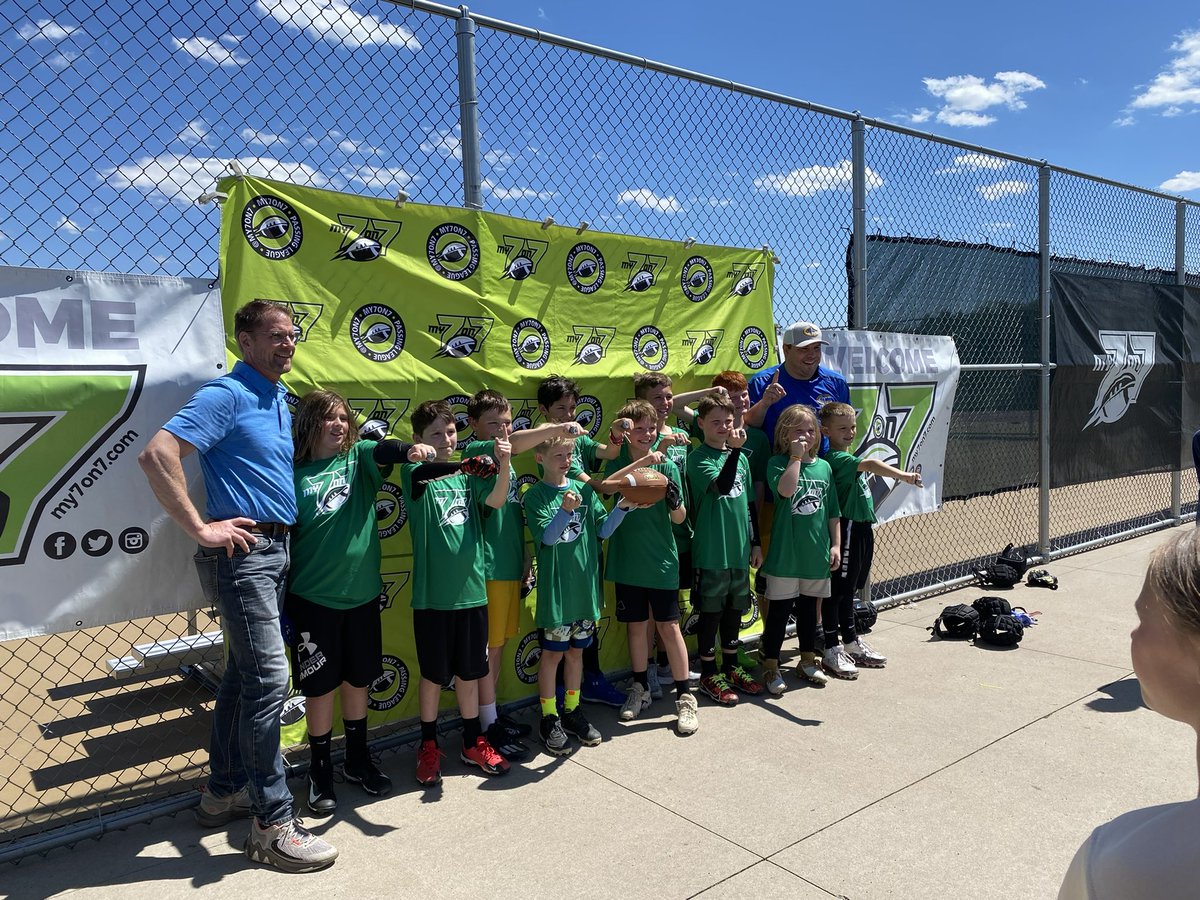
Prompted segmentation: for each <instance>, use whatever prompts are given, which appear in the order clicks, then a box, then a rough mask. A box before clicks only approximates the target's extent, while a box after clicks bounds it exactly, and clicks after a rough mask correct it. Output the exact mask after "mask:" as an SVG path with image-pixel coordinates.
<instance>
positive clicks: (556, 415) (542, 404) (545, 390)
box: [537, 375, 579, 425]
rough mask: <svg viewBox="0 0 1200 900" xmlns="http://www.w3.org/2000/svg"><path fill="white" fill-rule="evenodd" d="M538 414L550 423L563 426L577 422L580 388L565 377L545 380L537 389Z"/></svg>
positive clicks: (551, 377) (552, 376) (558, 376)
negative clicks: (576, 407)
mask: <svg viewBox="0 0 1200 900" xmlns="http://www.w3.org/2000/svg"><path fill="white" fill-rule="evenodd" d="M537 402H538V412H539V413H541V414H542V416H543V417H544V418H545V419H546V421H548V422H553V423H554V424H556V425H561V424H562V423H563V422H573V421H575V406H576V405H577V404H578V403H579V387H578V386H577V385H576V384H575V382H574V381H572V380H571V379H570V378H567V377H566V376H565V375H550V376H548V377H547V378H543V379H542V381H541V383H540V384H539V385H538V389H537Z"/></svg>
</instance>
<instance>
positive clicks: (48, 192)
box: [0, 0, 1200, 859]
mask: <svg viewBox="0 0 1200 900" xmlns="http://www.w3.org/2000/svg"><path fill="white" fill-rule="evenodd" d="M472 25H475V26H477V27H475V28H471V27H470V26H472ZM0 27H2V28H3V31H4V33H5V35H6V36H5V38H4V45H5V50H6V53H5V54H4V58H3V60H0V87H2V90H0V117H2V120H3V122H4V125H5V130H6V134H7V135H8V136H9V144H10V146H11V147H12V150H11V152H10V153H9V155H8V158H7V159H6V160H3V161H0V175H3V176H4V177H5V178H6V180H7V182H8V188H7V190H6V191H4V192H3V193H0V214H2V215H0V218H2V220H3V225H2V226H0V264H4V265H12V266H38V267H55V268H66V269H90V270H97V271H109V272H123V273H138V274H157V275H169V276H198V277H204V276H210V277H211V276H213V275H214V274H215V273H216V272H217V270H218V259H217V251H218V216H217V215H216V213H215V212H214V210H213V209H212V208H211V207H207V206H201V205H198V204H197V203H196V199H197V198H198V197H199V196H200V195H201V194H203V193H204V192H206V191H211V190H212V189H213V188H214V185H215V181H216V179H217V178H218V177H220V176H221V175H223V174H226V173H227V172H228V169H227V164H228V163H229V162H230V161H235V162H236V163H237V164H238V165H239V166H241V168H242V169H244V170H245V171H247V172H250V173H253V174H256V175H261V176H265V177H271V178H277V179H282V180H287V181H292V182H296V183H301V184H307V185H312V186H317V187H326V188H330V189H333V190H340V191H348V192H352V193H361V194H367V195H374V196H381V197H391V196H395V195H396V193H397V192H398V191H401V190H403V191H406V192H407V193H408V194H409V195H410V196H412V197H413V198H414V199H416V200H419V201H421V202H426V203H435V204H445V205H456V204H460V203H476V204H478V205H481V206H483V207H485V208H487V209H489V210H493V211H496V212H502V213H506V214H509V215H514V216H519V217H523V218H529V219H542V218H544V217H546V216H548V215H549V216H553V217H554V219H555V220H556V221H557V222H559V223H560V224H575V223H580V222H588V223H590V225H591V226H592V227H595V228H596V229H600V230H607V231H617V232H624V233H631V234H647V235H652V236H654V237H661V238H668V239H671V238H674V239H678V240H681V241H682V240H684V239H686V238H693V239H695V240H697V241H700V242H711V243H716V244H724V245H730V246H749V247H757V246H761V245H763V244H766V245H769V246H770V247H771V248H772V249H773V250H774V251H775V253H776V255H777V256H778V258H779V260H780V263H779V266H778V268H777V278H776V282H775V296H774V301H775V307H776V317H777V320H778V322H779V324H781V325H786V324H787V323H789V322H791V321H793V320H795V319H799V318H805V319H811V320H814V321H816V322H817V323H818V324H821V325H826V326H836V325H846V324H848V323H852V324H857V325H861V324H864V323H863V322H852V318H853V316H852V313H851V309H852V302H851V301H852V297H851V287H850V285H851V278H850V273H849V265H848V260H849V259H850V258H851V255H852V254H851V250H852V236H853V237H855V238H856V239H859V240H863V241H864V242H865V244H866V253H865V259H866V261H867V273H868V277H867V278H866V279H865V291H866V318H865V324H866V325H867V326H868V327H872V328H877V329H881V330H889V329H891V330H904V331H918V332H924V333H931V334H953V335H954V336H955V337H956V340H957V343H958V348H959V353H960V356H961V359H962V361H963V363H964V364H965V365H966V366H967V368H966V369H965V370H964V372H963V374H962V379H961V382H960V387H959V391H958V400H957V407H956V409H955V411H954V416H953V419H952V421H951V426H950V429H951V447H950V450H949V453H948V457H947V461H946V483H947V485H948V486H952V487H953V489H952V490H950V491H949V492H948V495H950V496H953V497H956V498H957V499H950V500H948V502H947V503H946V505H945V509H944V511H943V512H941V513H940V514H938V515H936V516H924V517H918V518H911V519H905V520H902V521H899V522H895V523H890V524H888V525H885V526H882V527H881V528H880V532H879V551H878V555H877V560H876V571H875V578H876V581H877V585H876V587H877V596H884V597H886V596H902V595H909V594H911V593H913V592H915V591H921V590H930V589H936V588H937V587H938V586H939V585H942V586H945V585H946V584H948V583H953V582H954V580H955V579H960V578H962V577H963V576H965V575H968V574H969V573H970V572H971V571H972V570H973V569H974V568H976V567H978V565H979V564H980V562H981V561H982V560H984V559H986V558H987V557H990V556H991V555H993V554H994V553H995V552H996V551H997V550H999V548H1000V547H1002V546H1003V545H1004V544H1005V543H1007V542H1009V541H1014V542H1016V543H1017V544H1019V545H1024V546H1026V547H1031V548H1032V547H1036V546H1037V545H1038V543H1039V541H1040V540H1041V539H1042V538H1043V537H1044V536H1045V535H1046V534H1049V535H1050V538H1051V544H1052V546H1053V548H1054V549H1055V550H1056V551H1061V550H1066V549H1069V548H1071V547H1077V546H1081V545H1085V544H1087V543H1088V542H1089V541H1092V540H1096V539H1105V538H1113V537H1115V536H1118V535H1121V534H1125V533H1127V532H1129V531H1131V530H1133V529H1136V528H1139V527H1143V526H1150V525H1154V524H1161V523H1166V522H1169V521H1174V520H1175V519H1176V517H1177V516H1178V515H1179V513H1180V507H1182V510H1183V511H1185V512H1187V511H1192V510H1194V508H1195V497H1196V494H1197V485H1196V480H1195V476H1194V473H1192V472H1190V471H1189V472H1187V473H1183V474H1182V476H1181V475H1179V474H1178V473H1177V474H1176V475H1174V476H1172V475H1171V474H1165V475H1154V476H1141V477H1139V478H1129V479H1117V480H1113V481H1108V482H1102V483H1099V484H1090V485H1085V486H1078V487H1068V488H1060V489H1054V490H1053V491H1051V492H1050V497H1049V509H1050V519H1049V522H1046V521H1045V520H1044V519H1043V517H1042V516H1041V515H1040V512H1039V509H1040V505H1041V503H1042V502H1043V501H1044V499H1045V498H1044V497H1042V495H1041V489H1040V484H1041V469H1040V464H1039V440H1040V435H1041V432H1040V427H1039V420H1038V415H1037V410H1038V408H1039V407H1038V404H1039V384H1040V380H1041V378H1042V370H1041V364H1042V363H1043V360H1042V356H1041V351H1040V348H1039V336H1040V331H1039V329H1040V323H1041V313H1040V289H1039V286H1038V284H1037V283H1036V279H1035V280H1033V281H1032V282H1030V281H1029V280H1028V279H1023V278H1017V277H1013V278H1011V279H1009V280H1007V281H1006V280H1004V279H997V278H991V279H987V280H981V281H980V286H981V290H980V291H979V292H978V293H977V294H975V295H973V297H972V300H973V302H972V303H971V304H970V305H964V304H963V303H962V302H960V300H958V299H956V298H957V297H959V295H961V290H959V289H958V288H956V286H955V284H953V283H951V282H950V281H946V282H945V283H941V282H940V281H939V278H938V273H937V272H933V273H931V274H930V277H929V280H928V292H927V293H928V298H929V299H928V302H927V303H925V304H924V305H923V306H922V307H921V308H917V309H907V310H904V311H903V314H902V315H901V314H899V311H895V310H888V309H886V308H885V307H883V306H880V305H876V306H872V303H871V296H872V286H873V285H881V284H883V283H884V280H885V279H887V278H888V277H889V272H888V271H887V269H886V268H885V267H880V268H879V269H878V270H872V269H871V259H872V256H873V255H874V254H876V252H877V251H878V248H879V247H881V246H882V242H884V241H897V240H900V241H931V242H936V243H937V244H938V245H939V247H941V248H942V249H943V250H944V251H945V252H946V253H947V254H949V255H948V257H947V258H953V257H954V256H955V254H960V255H969V254H971V253H972V252H974V251H975V250H977V248H979V247H986V248H988V249H990V250H1002V251H1006V252H1009V253H1011V254H1016V255H1022V256H1032V257H1034V258H1036V257H1037V255H1038V251H1039V238H1040V233H1039V206H1038V197H1039V175H1040V174H1041V170H1040V169H1039V165H1038V164H1037V163H1036V162H1035V161H1031V160H1022V159H1018V158H1016V157H1012V156H1010V155H1006V154H1002V153H998V152H995V151H990V150H985V149H983V148H978V147H972V146H968V145H957V144H953V143H950V142H946V141H942V140H940V139H931V138H930V137H928V136H922V135H918V134H915V133H912V132H910V131H908V130H905V129H900V128H896V127H894V126H888V125H886V124H885V123H879V122H866V123H864V120H861V119H858V118H857V117H856V116H855V115H853V114H850V113H845V112H840V111H838V110H831V109H824V108H821V107H818V106H815V105H813V104H809V103H804V102H801V101H796V100H791V99H789V98H784V97H780V96H777V95H774V94H770V93H768V92H764V91H759V90H755V89H752V88H749V87H746V86H741V85H734V84H730V83H728V82H723V81H721V80H719V79H715V78H711V77H708V76H704V75H700V74H697V73H688V72H683V71H681V70H678V69H673V68H671V67H667V66H662V65H659V64H655V63H652V62H650V61H647V60H640V59H635V58H632V57H628V56H625V55H623V54H620V53H615V52H612V51H607V50H602V49H600V48H594V47H588V46H586V45H582V44H579V43H577V42H574V41H568V40H563V39H557V38H552V37H549V36H545V35H539V34H538V33H537V32H534V31H533V30H532V29H527V28H523V27H521V26H516V25H510V24H508V23H501V22H497V21H494V20H490V19H486V18H484V17H476V18H475V19H474V20H463V19H461V18H460V13H459V11H458V10H454V9H451V8H449V7H439V6H435V5H434V4H430V3H425V2H417V0H414V2H411V3H406V4H405V5H403V6H400V5H396V4H393V3H387V2H378V0H355V2H354V3H353V4H323V3H315V2H308V0H289V2H283V3H273V4H267V3H263V2H249V0H234V2H230V3H217V2H213V0H198V2H196V3H194V4H191V5H189V6H187V7H186V9H182V10H178V9H171V8H164V7H163V6H161V5H160V6H146V5H145V4H137V3H134V2H133V0H107V2H102V3H100V4H95V5H86V6H83V5H72V6H69V7H64V6H62V5H60V4H51V3H49V2H43V0H12V2H9V3H6V4H4V5H3V7H0ZM472 85H477V86H478V87H477V96H475V97H471V96H467V95H466V94H464V90H466V91H469V90H470V88H471V86H472ZM856 120H857V125H856ZM464 123H465V124H464ZM864 125H865V129H864V130H863V136H862V144H861V147H860V149H861V152H862V160H863V162H862V168H861V170H859V172H858V175H859V176H860V178H861V185H862V192H863V194H864V196H865V208H866V210H865V211H866V215H865V226H866V227H865V230H863V231H860V233H859V234H858V235H855V234H854V210H853V188H854V182H855V175H856V169H855V164H854V159H855V158H856V145H855V137H854V131H855V128H856V127H857V128H860V129H862V128H863V126H864ZM464 128H466V130H467V133H465V134H464ZM476 128H477V131H475V129H476ZM476 147H477V148H478V151H477V155H476V150H475V148H476ZM476 164H477V168H475V165H476ZM473 173H474V175H473ZM473 177H474V179H475V181H476V182H477V183H473V181H472V179H473ZM1049 187H1050V194H1049V196H1050V222H1051V224H1050V243H1051V253H1052V255H1053V256H1054V257H1055V258H1056V259H1076V260H1084V261H1097V262H1101V263H1120V264H1124V265H1125V266H1126V267H1127V268H1126V269H1125V272H1126V274H1127V276H1128V277H1131V278H1145V279H1153V278H1159V277H1165V276H1164V275H1163V273H1167V274H1169V275H1171V276H1175V274H1176V273H1177V270H1178V269H1182V270H1186V272H1189V273H1193V274H1192V275H1191V276H1190V277H1191V278H1193V279H1196V280H1200V274H1196V273H1200V208H1198V207H1197V206H1196V205H1195V204H1189V205H1188V206H1187V207H1186V209H1185V210H1184V215H1183V216H1182V221H1183V228H1182V241H1181V242H1179V248H1180V249H1179V250H1178V251H1177V249H1176V248H1177V236H1176V226H1175V223H1176V216H1177V203H1176V202H1175V201H1174V200H1173V199H1170V198H1164V197H1161V196H1158V195H1154V194H1152V193H1148V192H1142V191H1137V190H1132V189H1128V188H1125V187H1122V186H1119V185H1113V184H1109V183H1106V182H1103V181H1100V180H1097V179H1092V178H1088V177H1086V176H1081V175H1078V174H1076V173H1069V172H1063V171H1061V170H1052V173H1051V177H1050V180H1049ZM1177 252H1178V253H1179V254H1181V258H1180V259H1177ZM1172 283H1173V281H1172ZM972 367H974V368H972ZM981 462H982V463H984V464H986V465H987V466H989V467H1003V468H1005V469H1006V471H1008V472H1010V473H1012V483H1011V484H1010V485H1009V487H1010V488H1011V487H1013V486H1015V487H1016V488H1017V489H1007V490H1003V491H999V492H994V493H993V492H991V491H987V490H984V491H981V492H977V491H975V490H972V488H971V478H972V472H973V470H974V468H975V467H977V466H978V465H980V464H981ZM1180 497H1182V498H1183V502H1182V503H1181V502H1180ZM198 616H199V618H198V619H197V616H196V615H192V616H188V615H179V616H168V617H162V618H157V619H152V620H143V621H137V622H128V623H122V624H120V625H113V626H106V627H103V628H97V629H88V630H86V631H78V632H75V633H71V634H62V635H52V636H49V637H45V638H38V639H32V640H23V641H15V642H9V643H5V644H0V677H2V678H3V679H4V680H5V689H4V691H3V699H0V721H2V722H3V724H2V725H0V751H2V762H0V776H3V788H2V789H0V859H4V858H14V857H17V856H19V855H20V854H21V853H22V852H29V850H28V849H27V848H29V847H35V846H43V845H44V844H38V843H37V841H36V840H35V839H36V838H38V836H39V835H41V836H44V835H46V833H47V832H54V831H55V830H56V829H57V832H56V833H59V834H61V833H62V826H69V825H72V824H77V823H84V824H85V825H87V826H88V827H92V826H95V827H98V828H103V827H104V826H103V822H104V819H105V818H106V817H107V818H108V819H110V820H111V819H112V817H113V815H114V813H120V812H121V811H122V810H126V809H129V808H133V807H136V808H144V805H145V804H147V803H151V802H155V801H159V802H162V801H163V799H164V798H167V799H168V800H169V799H170V798H171V797H177V796H178V795H180V794H183V793H186V792H187V791H188V790H189V789H190V788H192V787H194V786H195V785H196V784H197V783H198V782H199V779H200V777H201V768H202V766H203V763H204V758H205V746H206V743H207V727H208V726H207V722H208V716H207V715H206V714H205V713H207V711H208V710H209V709H210V707H211V693H210V691H209V690H208V688H207V685H206V683H205V681H204V680H203V679H202V678H192V679H188V678H185V679H180V678H178V677H175V676H176V675H177V673H178V668H170V667H168V668H166V669H165V670H164V671H161V672H158V673H152V674H149V675H143V676H135V677H134V678H131V679H126V680H121V679H117V678H114V677H112V675H111V672H110V662H109V661H110V660H115V659H119V658H120V657H122V656H125V655H127V654H128V653H129V652H130V648H131V647H136V646H138V645H143V644H146V643H149V642H154V641H167V640H170V639H172V638H176V637H180V636H184V635H189V634H195V633H198V631H204V630H211V629H212V628H213V627H214V626H213V624H212V623H211V622H209V621H207V619H206V618H205V615H204V614H203V613H199V614H198Z"/></svg>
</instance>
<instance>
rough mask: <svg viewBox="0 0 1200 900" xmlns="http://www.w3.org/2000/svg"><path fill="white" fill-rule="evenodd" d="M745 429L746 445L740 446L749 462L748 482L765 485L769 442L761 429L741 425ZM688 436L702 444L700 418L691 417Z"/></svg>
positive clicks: (702, 436)
mask: <svg viewBox="0 0 1200 900" xmlns="http://www.w3.org/2000/svg"><path fill="white" fill-rule="evenodd" d="M742 427H743V428H745V429H746V443H744V444H742V455H743V456H745V457H747V458H748V459H749V460H750V482H751V483H752V484H766V482H767V460H768V459H770V458H771V440H770V438H768V437H767V433H766V432H765V431H763V430H762V429H761V428H755V427H754V426H752V425H743V426H742ZM688 434H690V435H691V436H692V437H694V438H696V439H698V440H699V441H700V443H702V444H703V443H704V432H703V431H701V430H700V417H699V416H693V417H692V426H691V428H689V429H688Z"/></svg>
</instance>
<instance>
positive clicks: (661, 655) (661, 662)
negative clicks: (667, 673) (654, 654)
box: [658, 650, 671, 669]
mask: <svg viewBox="0 0 1200 900" xmlns="http://www.w3.org/2000/svg"><path fill="white" fill-rule="evenodd" d="M670 665H671V661H670V660H669V659H667V651H666V650H659V651H658V667H659V668H660V669H666V668H669V667H670Z"/></svg>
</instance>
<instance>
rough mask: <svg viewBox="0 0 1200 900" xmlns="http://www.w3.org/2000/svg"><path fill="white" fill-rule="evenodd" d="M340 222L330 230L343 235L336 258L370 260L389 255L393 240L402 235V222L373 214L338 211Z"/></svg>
mask: <svg viewBox="0 0 1200 900" xmlns="http://www.w3.org/2000/svg"><path fill="white" fill-rule="evenodd" d="M337 217H338V224H336V225H334V224H332V223H331V224H330V226H329V230H330V231H332V232H333V233H334V234H337V235H341V238H342V243H341V246H339V247H338V249H337V253H335V254H334V255H333V258H334V259H346V260H350V261H351V262H370V261H371V260H374V259H379V258H380V257H381V256H387V249H388V247H390V246H391V244H392V241H394V240H396V238H397V237H399V236H400V228H401V227H402V225H401V223H400V222H396V221H393V220H391V219H376V218H374V217H371V216H351V215H347V214H346V213H338V214H337Z"/></svg>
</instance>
